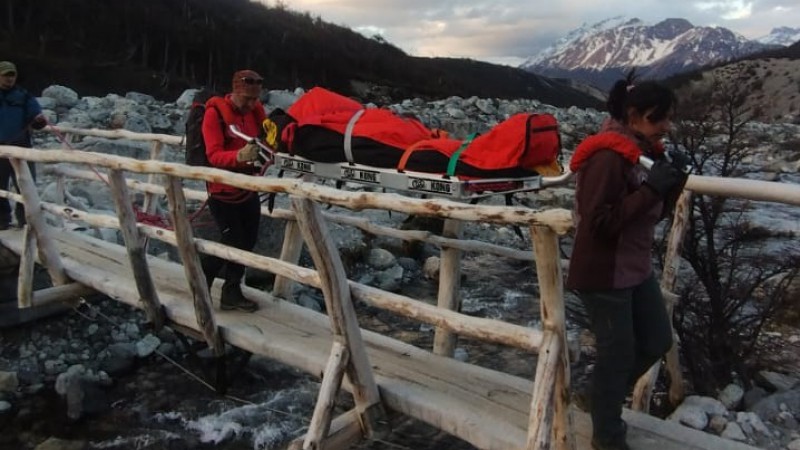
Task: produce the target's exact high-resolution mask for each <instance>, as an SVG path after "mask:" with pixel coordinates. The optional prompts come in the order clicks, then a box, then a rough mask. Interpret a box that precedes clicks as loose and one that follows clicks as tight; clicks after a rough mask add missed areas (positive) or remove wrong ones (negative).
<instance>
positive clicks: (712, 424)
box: [708, 415, 728, 434]
mask: <svg viewBox="0 0 800 450" xmlns="http://www.w3.org/2000/svg"><path fill="white" fill-rule="evenodd" d="M727 425H728V419H727V418H726V417H725V416H719V415H714V416H712V417H711V420H709V421H708V428H710V429H711V430H712V431H713V432H714V433H716V434H722V432H723V431H725V428H726V427H727Z"/></svg>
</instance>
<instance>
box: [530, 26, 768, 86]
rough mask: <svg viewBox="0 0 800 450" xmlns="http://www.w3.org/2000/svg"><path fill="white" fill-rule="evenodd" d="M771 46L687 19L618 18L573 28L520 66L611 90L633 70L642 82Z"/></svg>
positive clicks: (541, 73) (542, 73)
mask: <svg viewBox="0 0 800 450" xmlns="http://www.w3.org/2000/svg"><path fill="white" fill-rule="evenodd" d="M769 48H774V45H768V44H763V43H760V42H756V41H750V40H748V39H746V38H745V37H743V36H741V35H739V34H736V33H734V32H732V31H730V30H728V29H726V28H721V27H696V26H694V25H692V24H691V23H690V22H689V21H687V20H685V19H666V20H663V21H661V22H659V23H657V24H655V25H649V24H646V23H644V22H643V21H641V20H639V19H635V18H634V19H627V18H625V17H622V16H618V17H614V18H611V19H607V20H604V21H602V22H599V23H596V24H593V25H584V26H582V27H580V28H578V29H576V30H573V31H572V32H570V33H569V34H568V35H567V36H566V37H564V38H563V39H561V40H559V41H558V42H557V43H556V44H554V45H553V46H551V47H549V48H547V49H546V50H544V51H543V52H542V53H541V54H539V55H537V56H535V57H532V58H530V59H528V61H526V62H525V63H524V64H523V65H522V68H524V69H526V70H529V71H531V72H534V73H537V74H540V75H545V76H550V77H559V78H569V79H574V80H578V81H582V82H587V83H590V84H593V85H595V86H597V87H600V88H603V89H607V88H608V87H610V86H611V84H613V82H614V81H615V80H616V79H618V78H620V77H622V76H623V74H624V73H626V72H627V71H628V70H630V69H631V68H634V67H636V68H637V72H638V73H639V74H640V75H641V76H642V77H644V78H664V77H667V76H669V75H672V74H674V73H677V72H682V71H686V70H691V69H694V68H697V67H700V66H704V65H707V64H711V63H715V62H719V61H726V60H730V59H733V58H736V57H740V56H744V55H748V54H751V53H755V52H758V51H761V50H766V49H769Z"/></svg>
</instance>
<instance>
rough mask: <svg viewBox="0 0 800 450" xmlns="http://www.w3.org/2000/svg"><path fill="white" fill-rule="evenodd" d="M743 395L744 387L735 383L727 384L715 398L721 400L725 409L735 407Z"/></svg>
mask: <svg viewBox="0 0 800 450" xmlns="http://www.w3.org/2000/svg"><path fill="white" fill-rule="evenodd" d="M743 397H744V389H742V388H741V386H739V385H737V384H733V383H731V384H729V385H727V386H725V389H723V390H722V392H720V393H719V396H717V399H718V400H719V401H720V402H722V404H723V405H725V407H726V408H727V409H736V408H737V407H738V406H739V404H740V403H741V401H742V398H743Z"/></svg>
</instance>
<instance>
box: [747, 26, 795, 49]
mask: <svg viewBox="0 0 800 450" xmlns="http://www.w3.org/2000/svg"><path fill="white" fill-rule="evenodd" d="M756 41H758V42H760V43H762V44H770V45H785V46H787V47H788V46H790V45H792V44H794V43H795V42H800V28H789V27H777V28H773V29H772V31H770V32H769V34H768V35H766V36H762V37H760V38H758V39H756Z"/></svg>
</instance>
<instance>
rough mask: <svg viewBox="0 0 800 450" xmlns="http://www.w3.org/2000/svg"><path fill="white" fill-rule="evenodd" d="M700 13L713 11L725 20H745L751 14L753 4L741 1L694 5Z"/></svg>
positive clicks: (725, 0) (706, 2) (729, 0)
mask: <svg viewBox="0 0 800 450" xmlns="http://www.w3.org/2000/svg"><path fill="white" fill-rule="evenodd" d="M695 5H696V6H697V8H698V9H699V10H700V11H714V12H717V13H719V15H720V17H721V18H723V19H725V20H737V19H745V18H747V17H750V16H751V15H752V14H753V2H745V1H742V0H723V1H703V2H698V3H696V4H695Z"/></svg>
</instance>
